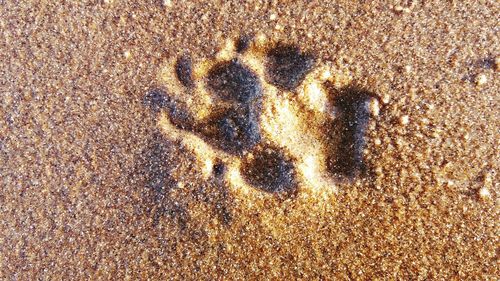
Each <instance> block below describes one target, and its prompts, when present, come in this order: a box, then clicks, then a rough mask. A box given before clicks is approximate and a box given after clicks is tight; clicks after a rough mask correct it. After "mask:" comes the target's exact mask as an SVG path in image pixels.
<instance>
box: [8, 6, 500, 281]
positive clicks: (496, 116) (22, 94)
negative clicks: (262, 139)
mask: <svg viewBox="0 0 500 281" xmlns="http://www.w3.org/2000/svg"><path fill="white" fill-rule="evenodd" d="M139 2H142V3H141V4H139V3H136V1H121V0H106V1H87V2H85V3H84V2H83V1H82V2H81V3H76V2H75V1H62V2H60V3H55V2H53V1H52V2H51V1H22V2H18V1H5V0H4V1H0V30H1V36H0V74H1V75H0V116H1V118H0V185H1V189H0V278H1V279H5V280H33V279H37V280H88V279H117V280H123V279H126V280H137V279H141V280H142V279H151V280H156V279H160V280H161V279H169V280H377V279H380V280H424V279H431V280H432V279H439V280H495V279H498V277H499V266H498V254H499V242H500V241H499V223H500V221H499V215H500V210H499V207H498V204H499V197H498V194H499V193H498V192H499V189H498V187H499V186H498V180H499V176H498V168H499V161H500V160H499V159H500V155H499V149H498V148H499V147H500V143H499V139H500V133H499V128H500V91H499V90H500V87H499V79H498V73H499V72H498V71H499V64H500V62H499V56H500V54H499V53H498V52H499V50H500V42H499V37H498V14H499V11H500V4H499V3H498V2H497V1H471V0H466V1H429V2H421V1H397V0H395V1H388V2H384V1H360V2H362V3H354V1H335V2H331V3H326V2H323V1H246V2H243V1H214V2H208V1H207V2H201V1H176V0H164V1H156V0H148V1H139ZM242 34H258V35H262V36H265V38H268V39H269V40H272V41H274V42H286V43H288V44H294V45H297V46H299V47H300V48H301V49H302V50H304V51H307V52H310V53H312V54H314V55H315V57H316V59H317V62H318V64H321V65H329V67H330V68H331V69H333V70H334V71H335V72H336V74H338V75H341V74H342V75H345V76H346V77H348V79H347V78H346V79H347V80H348V81H349V83H352V84H355V85H358V86H360V87H362V88H364V89H367V90H369V91H370V92H372V93H374V94H375V95H377V97H379V99H380V104H381V107H380V114H378V116H376V117H374V118H372V119H371V121H370V125H369V127H368V129H367V132H366V134H367V137H366V139H367V143H366V148H365V150H366V151H365V154H366V161H367V163H369V164H370V167H371V168H370V169H371V171H372V175H370V176H368V177H357V178H355V179H351V180H336V181H335V184H334V186H332V188H331V190H330V189H328V188H324V187H323V188H322V189H320V188H315V185H314V184H313V185H311V186H312V187H310V188H309V189H307V188H305V187H304V188H299V189H298V191H297V193H296V194H295V195H293V196H290V197H280V196H275V195H273V194H268V193H266V192H262V191H261V190H258V189H255V188H248V187H242V188H241V189H237V188H236V189H235V188H230V187H227V185H226V183H225V182H224V181H220V180H217V179H213V178H210V177H203V176H200V167H199V166H197V164H196V163H197V160H196V159H197V158H196V157H197V155H195V154H194V153H193V150H192V149H190V147H189V146H186V145H185V144H184V142H183V138H184V137H183V136H184V135H181V136H180V137H173V136H170V135H169V133H165V130H162V128H163V127H162V125H161V124H163V123H161V121H159V120H160V119H161V117H159V114H158V113H155V112H154V111H152V110H151V109H150V108H148V107H147V106H144V96H145V95H146V93H148V91H150V90H151V89H153V88H157V87H160V88H165V89H166V91H167V92H174V91H173V90H171V87H170V86H169V85H168V83H166V82H165V79H166V80H168V79H169V77H174V78H175V75H174V73H171V75H169V74H168V72H166V73H165V72H162V70H165V69H168V67H170V66H172V62H173V61H175V59H176V58H177V57H179V56H181V55H183V54H186V53H189V54H190V55H191V57H192V60H193V61H195V62H200V61H203V60H206V59H209V58H213V57H214V56H215V55H216V54H217V53H218V52H219V51H220V50H221V49H222V47H221V46H223V45H224V44H225V42H226V41H227V40H228V39H234V38H238V36H240V35H242ZM342 75H341V76H342ZM165 77H166V78H165ZM339 79H340V78H339ZM341 80H342V79H341ZM176 93H177V92H175V93H174V94H176ZM195 103H196V100H195ZM163 129H164V128H163ZM167 172H168V173H170V174H172V179H171V180H175V185H176V187H175V188H171V189H169V191H168V192H165V191H164V190H162V189H161V188H160V190H159V189H158V188H152V187H151V181H152V180H155V179H152V177H155V176H157V175H158V174H163V173H167ZM159 180H160V181H162V180H164V179H163V178H161V179H159ZM235 181H236V180H235ZM162 183H163V185H165V186H166V185H168V184H172V183H165V182H162ZM318 190H319V191H318Z"/></svg>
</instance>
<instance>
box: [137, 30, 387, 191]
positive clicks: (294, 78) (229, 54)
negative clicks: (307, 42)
mask: <svg viewBox="0 0 500 281" xmlns="http://www.w3.org/2000/svg"><path fill="white" fill-rule="evenodd" d="M345 77H347V76H346V75H344V76H342V75H341V74H336V75H333V74H332V68H331V67H330V66H329V65H327V64H325V63H320V62H319V61H318V59H317V58H315V56H313V55H312V54H311V53H308V52H305V51H302V50H300V49H299V48H298V47H297V46H294V45H287V44H282V43H279V42H272V41H270V40H267V39H266V38H265V37H264V36H257V37H255V39H252V40H250V39H249V37H241V38H240V39H238V40H234V41H233V40H229V41H228V42H227V44H226V45H225V46H224V47H223V48H222V49H221V50H220V52H219V53H218V54H217V55H216V56H215V57H214V58H211V59H207V60H205V61H200V62H196V63H193V61H192V59H191V57H190V56H189V55H187V54H184V55H182V56H180V57H178V58H177V59H176V60H175V61H172V62H170V63H168V64H167V66H166V67H165V68H164V69H163V71H162V72H161V74H160V80H161V81H162V83H164V84H165V86H164V87H162V88H159V89H154V90H151V91H150V92H148V93H147V94H146V96H145V101H146V102H147V104H148V105H150V107H151V108H152V109H153V110H154V111H156V112H158V113H159V114H158V118H157V120H158V127H159V128H160V130H161V131H162V133H163V134H164V136H165V137H167V138H171V139H177V140H179V141H181V142H182V143H183V144H184V145H185V146H186V147H188V148H189V149H190V150H192V151H193V152H194V154H195V155H196V158H197V160H196V161H197V167H198V168H199V170H201V171H202V174H203V176H204V177H207V178H208V177H213V176H214V174H217V173H219V172H218V171H222V172H223V173H224V175H223V177H224V179H225V182H227V183H229V185H230V186H232V187H234V190H244V189H257V190H260V191H264V192H268V193H273V194H280V195H281V194H296V193H297V191H298V190H299V188H309V189H311V190H322V189H323V190H324V189H328V190H332V191H335V190H336V182H337V181H338V180H339V179H343V178H353V177H357V176H359V175H362V174H364V173H365V172H366V170H367V168H366V165H365V161H364V147H365V131H366V129H367V124H368V123H369V120H370V116H372V115H376V114H377V112H378V99H377V98H376V97H375V96H374V95H373V94H371V93H369V92H367V91H363V90H360V89H356V88H354V87H350V86H348V85H349V82H350V81H349V80H348V79H346V78H345ZM214 167H215V168H214ZM221 167H223V168H221Z"/></svg>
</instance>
